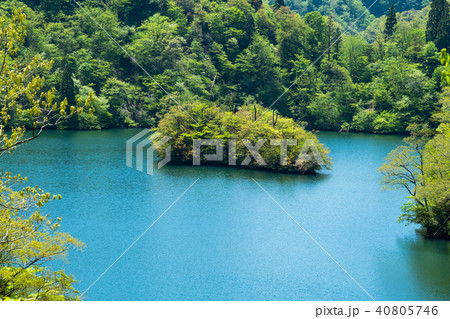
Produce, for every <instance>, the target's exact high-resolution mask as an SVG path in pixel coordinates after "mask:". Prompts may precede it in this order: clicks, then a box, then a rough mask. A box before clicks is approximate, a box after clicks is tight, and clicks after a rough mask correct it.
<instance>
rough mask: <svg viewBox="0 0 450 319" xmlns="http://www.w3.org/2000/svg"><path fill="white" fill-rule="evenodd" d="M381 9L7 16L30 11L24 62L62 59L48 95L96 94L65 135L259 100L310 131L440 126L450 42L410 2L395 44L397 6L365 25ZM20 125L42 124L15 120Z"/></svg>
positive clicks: (147, 4) (173, 9)
mask: <svg viewBox="0 0 450 319" xmlns="http://www.w3.org/2000/svg"><path fill="white" fill-rule="evenodd" d="M369 2H370V1H359V0H352V1H332V5H328V4H325V3H322V2H321V1H298V0H296V1H291V2H289V1H286V2H284V1H274V2H273V4H270V3H271V2H269V3H265V2H263V1H257V0H256V1H255V0H252V1H247V0H230V1H210V0H203V1H189V0H176V1H175V0H150V1H149V0H145V1H144V0H139V1H129V0H103V1H101V0H84V1H83V0H79V1H73V0H64V1H63V0H40V1H39V0H28V1H23V3H21V2H18V1H4V2H2V3H1V4H0V11H1V12H3V13H8V12H10V11H11V10H12V8H13V6H14V5H16V6H22V5H23V6H26V8H25V11H24V12H25V13H26V15H27V37H26V41H25V46H26V50H23V51H22V52H20V55H19V56H18V57H17V58H16V59H18V60H23V61H29V60H31V59H32V58H33V57H34V56H35V55H37V54H38V55H42V56H44V57H45V58H47V59H53V60H54V65H53V68H52V69H51V70H49V71H47V72H46V82H45V86H46V87H44V89H48V88H51V87H56V88H57V99H60V100H62V99H63V98H67V100H68V104H69V105H75V104H76V101H77V100H78V99H81V100H83V99H85V98H86V97H87V96H88V95H89V94H92V93H93V94H95V95H96V101H95V113H94V114H95V115H94V116H87V115H85V114H80V115H78V116H77V117H76V118H75V119H74V120H71V121H70V122H65V123H63V124H61V125H59V127H66V128H72V129H100V128H118V127H154V126H156V125H157V124H158V123H159V121H160V120H161V119H162V117H163V116H164V114H166V113H167V111H168V110H169V109H170V108H171V106H174V105H178V106H179V105H184V104H190V103H193V102H195V101H203V102H208V103H213V104H214V105H216V106H217V107H219V108H220V109H222V110H224V111H227V110H228V111H229V110H233V109H234V108H235V107H236V106H245V105H252V104H255V103H256V104H258V105H260V106H262V107H271V108H272V109H275V110H277V112H279V113H280V114H281V115H282V116H287V117H291V118H293V119H294V120H295V121H296V122H297V123H298V124H299V125H301V126H302V127H306V128H307V129H310V130H311V129H321V130H336V131H338V130H341V131H359V132H375V133H404V132H405V131H406V128H407V127H408V125H409V124H411V123H430V124H431V125H433V123H432V122H431V121H430V118H431V115H432V114H433V113H434V112H435V111H436V110H437V108H438V96H439V92H440V91H441V86H442V84H441V81H440V79H441V71H442V68H441V67H440V64H439V60H438V56H439V54H438V52H439V51H440V50H441V49H442V48H443V47H444V46H446V45H447V44H446V43H445V41H441V40H439V39H438V35H436V34H434V35H433V34H428V33H427V24H426V13H427V12H428V11H429V6H428V7H425V8H423V7H424V6H425V5H426V4H427V1H415V2H408V5H406V4H399V5H398V8H397V11H401V10H409V9H411V10H412V11H408V13H405V12H403V13H401V14H398V13H397V15H395V13H394V18H395V17H396V16H397V19H395V21H393V22H392V23H393V24H392V26H391V31H390V34H389V35H388V36H386V32H385V31H386V30H384V29H385V24H386V23H385V22H386V17H385V16H382V17H381V18H376V17H379V16H381V15H382V14H387V13H388V11H389V4H388V3H387V2H386V1H379V2H378V3H377V6H373V7H371V9H370V14H369V13H367V14H364V15H363V16H361V14H362V13H363V12H364V10H365V8H367V7H369V6H370V5H368V3H369ZM444 2H445V1H444ZM286 5H287V6H286ZM289 7H291V8H289ZM325 7H327V8H333V10H334V11H332V12H331V11H329V10H328V11H327V10H324V9H323V8H325ZM422 8H423V9H422ZM416 9H422V10H418V11H417V10H416ZM314 10H318V11H314ZM320 12H321V13H322V14H321V13H320ZM360 13H361V14H360ZM360 16H361V17H360ZM359 17H360V18H359ZM358 18H359V19H358ZM438 18H439V17H436V19H438ZM356 19H358V21H357V24H355V26H353V27H349V28H348V27H347V26H348V25H349V22H351V21H354V20H356ZM439 19H441V20H442V18H439ZM444 20H445V19H444ZM447 20H448V19H447ZM418 21H421V22H422V23H418ZM443 23H444V24H445V23H448V21H447V22H445V21H444V22H443ZM361 27H364V28H365V27H367V29H361ZM429 28H430V26H429ZM105 31H106V32H105ZM359 31H363V32H359ZM439 32H441V31H439ZM445 32H447V31H445ZM439 37H441V38H443V39H445V38H446V37H447V38H448V34H444V35H442V32H441V34H440V35H439ZM280 96H281V97H280ZM10 125H11V126H12V127H13V126H20V125H25V126H31V125H32V123H30V120H29V119H28V118H27V117H26V116H20V117H19V116H14V115H13V116H12V121H11V122H10Z"/></svg>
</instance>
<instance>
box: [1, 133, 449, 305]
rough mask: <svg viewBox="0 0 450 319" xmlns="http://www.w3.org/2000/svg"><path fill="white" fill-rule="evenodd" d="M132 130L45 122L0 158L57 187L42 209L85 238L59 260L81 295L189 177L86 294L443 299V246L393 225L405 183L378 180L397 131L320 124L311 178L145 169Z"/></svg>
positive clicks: (116, 296) (124, 297) (92, 297)
mask: <svg viewBox="0 0 450 319" xmlns="http://www.w3.org/2000/svg"><path fill="white" fill-rule="evenodd" d="M139 131H140V130H134V129H127V130H109V131H90V132H85V131H78V132H71V131H48V132H44V134H43V136H42V137H40V138H39V139H37V140H36V141H33V142H31V143H29V144H27V145H25V146H22V147H20V148H19V149H18V150H17V151H16V152H15V153H14V156H8V155H5V156H3V157H2V159H1V168H2V169H3V170H7V171H11V172H13V173H20V174H22V175H24V176H28V178H29V182H30V184H32V186H34V185H38V186H39V187H41V188H43V189H44V190H45V191H48V192H51V193H59V194H61V195H62V196H63V199H62V200H61V201H55V202H52V203H50V204H48V205H47V206H46V207H45V208H44V211H45V212H48V213H49V214H50V215H51V216H52V217H55V218H56V217H57V216H62V217H63V220H62V229H63V230H64V231H67V232H70V233H71V234H72V235H73V236H74V237H77V238H79V239H80V240H82V241H83V242H84V243H85V244H86V247H85V249H84V251H82V252H71V254H70V256H69V261H70V263H69V264H64V265H63V267H64V268H65V270H66V272H67V273H71V274H73V275H74V276H75V278H76V279H77V280H78V283H77V284H76V287H77V289H78V290H80V291H81V292H83V291H85V290H86V289H87V288H88V287H89V286H90V285H91V284H92V283H93V282H94V281H95V280H96V279H97V278H98V277H99V276H100V275H101V274H102V273H103V272H104V271H105V270H106V269H107V268H108V267H109V266H110V265H111V264H112V263H113V262H114V261H115V260H116V259H117V258H118V257H119V256H120V255H121V254H122V253H123V252H124V251H125V250H126V249H127V248H128V247H129V246H130V245H131V244H132V243H133V242H134V241H135V240H136V239H137V238H138V237H139V236H140V235H141V234H142V233H143V232H144V231H145V230H146V229H147V228H148V227H149V226H150V225H151V224H152V223H153V222H154V221H155V220H156V219H157V218H158V217H159V216H160V215H161V214H162V213H163V212H164V211H165V210H167V208H168V207H170V206H171V204H172V203H173V202H174V201H175V200H176V199H177V198H178V197H179V196H180V195H181V194H182V193H183V192H184V191H185V190H186V189H187V188H188V187H189V186H190V185H191V184H192V183H193V182H194V181H195V180H196V179H197V178H199V180H198V181H197V183H195V185H194V186H192V188H191V189H190V190H189V191H188V192H186V194H185V195H184V196H183V197H182V198H180V199H179V201H178V202H176V203H175V204H174V205H173V207H171V209H170V210H168V211H167V213H166V214H165V215H164V216H162V217H161V218H160V219H159V220H158V222H157V223H156V224H154V226H153V227H152V228H151V229H149V230H148V232H147V233H145V235H143V236H142V238H140V240H139V241H137V242H136V244H135V245H134V246H133V247H132V248H131V249H130V250H129V251H128V252H127V253H126V254H125V255H123V257H122V258H121V259H120V260H118V261H117V262H116V263H115V264H114V265H113V266H112V267H111V268H110V269H109V271H108V272H107V273H106V274H104V276H102V277H101V278H100V279H99V280H98V281H97V282H96V284H95V285H93V286H92V288H91V289H90V290H89V291H88V292H87V293H86V295H85V296H84V299H87V300H370V298H369V296H368V295H367V294H366V293H365V292H364V291H363V290H362V289H361V288H360V287H359V286H358V285H357V284H356V283H355V281H356V282H358V283H359V284H360V285H361V287H363V288H364V289H365V290H366V291H367V292H368V293H369V294H370V295H371V296H372V297H373V298H374V299H376V300H449V299H450V273H449V271H448V270H449V269H450V243H449V242H445V241H438V240H424V239H423V238H421V237H420V236H419V235H418V234H417V233H416V229H417V226H412V225H410V226H405V225H403V224H399V223H397V218H398V216H399V215H400V214H401V211H400V206H401V205H402V204H403V203H404V202H405V194H404V193H402V192H400V191H394V192H392V191H382V190H381V185H380V183H379V181H380V179H381V176H380V174H379V173H378V172H377V168H378V167H379V166H380V165H381V163H382V162H383V159H384V157H385V156H386V155H387V154H388V153H389V151H390V150H392V149H393V148H395V147H396V146H397V145H399V144H400V143H401V137H398V136H377V135H367V134H340V133H327V132H323V133H320V135H319V138H320V141H321V142H322V143H324V144H326V145H327V146H328V147H329V148H330V150H331V153H330V156H331V157H332V158H333V163H334V166H333V169H332V170H330V171H326V172H323V173H321V174H318V175H316V176H297V175H286V174H278V173H273V172H262V171H250V170H243V169H234V168H227V167H206V166H200V167H189V166H165V167H164V168H162V169H161V170H155V173H154V175H153V176H149V175H147V174H145V173H142V172H140V171H137V170H135V169H133V168H129V167H127V166H126V164H125V142H126V140H127V139H128V138H130V137H132V136H133V135H134V134H136V133H138V132H139ZM253 179H254V180H256V181H257V182H258V183H259V184H260V185H261V186H262V187H263V188H264V189H265V190H266V191H267V192H268V193H269V194H270V195H271V196H272V197H273V198H274V199H275V200H276V201H277V202H278V203H279V204H280V205H281V206H282V207H283V208H284V209H285V210H286V212H288V213H289V214H290V215H291V216H292V217H293V218H294V219H295V220H296V221H297V222H298V224H299V225H301V227H303V228H304V229H305V230H306V231H307V232H308V233H309V234H310V235H311V237H313V238H314V239H315V240H316V242H314V241H313V240H312V239H311V238H310V237H309V236H308V235H307V234H306V233H305V232H304V231H303V230H302V229H301V228H300V227H299V226H298V225H297V224H296V223H294V222H293V220H292V219H291V218H290V217H289V216H288V215H287V214H286V213H285V212H284V211H283V210H282V209H280V207H279V206H278V205H277V204H276V203H275V202H274V201H273V200H272V199H271V198H270V197H269V196H268V195H267V194H266V193H265V192H264V191H263V190H261V188H260V187H259V186H258V185H257V184H256V183H255V182H254V181H253ZM317 243H318V244H320V245H321V247H323V249H324V250H326V251H327V252H328V253H329V255H330V256H332V257H333V258H334V259H335V260H336V261H337V262H338V263H339V264H340V265H341V266H342V268H344V269H345V271H347V272H348V274H349V275H350V276H351V277H353V278H354V280H355V281H353V280H352V279H351V278H350V276H349V275H347V274H346V273H345V272H344V271H343V269H341V268H340V267H339V266H338V265H337V264H336V263H335V262H334V261H333V260H332V259H331V258H330V256H328V255H327V254H326V253H324V251H323V250H322V249H321V248H320V247H319V246H318V244H317ZM58 266H59V265H58Z"/></svg>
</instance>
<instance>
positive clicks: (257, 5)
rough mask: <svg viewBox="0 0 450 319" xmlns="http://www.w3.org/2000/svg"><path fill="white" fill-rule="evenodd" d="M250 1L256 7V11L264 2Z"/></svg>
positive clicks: (259, 0) (260, 0)
mask: <svg viewBox="0 0 450 319" xmlns="http://www.w3.org/2000/svg"><path fill="white" fill-rule="evenodd" d="M249 2H250V4H251V5H252V7H253V9H255V11H258V10H259V8H261V6H262V4H263V2H262V0H249Z"/></svg>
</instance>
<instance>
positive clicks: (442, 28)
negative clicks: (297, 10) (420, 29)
mask: <svg viewBox="0 0 450 319" xmlns="http://www.w3.org/2000/svg"><path fill="white" fill-rule="evenodd" d="M449 30H450V15H449V4H448V2H447V0H433V1H432V2H431V9H430V12H429V14H428V22H427V28H426V39H427V41H433V42H434V44H435V45H436V47H437V48H438V49H439V50H440V49H445V48H449V46H450V31H449Z"/></svg>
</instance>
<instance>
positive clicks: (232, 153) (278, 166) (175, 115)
mask: <svg viewBox="0 0 450 319" xmlns="http://www.w3.org/2000/svg"><path fill="white" fill-rule="evenodd" d="M157 132H158V133H159V137H160V139H159V140H161V138H163V137H165V139H166V140H168V142H167V143H168V145H170V147H171V156H172V157H171V160H170V163H172V164H189V165H192V164H194V165H200V164H201V165H222V166H230V167H241V168H248V169H261V170H269V171H277V172H283V173H293V174H313V173H315V172H317V171H319V170H321V169H324V168H326V169H327V168H328V169H329V168H331V159H330V157H328V153H329V150H328V149H327V148H326V147H325V146H324V145H323V144H320V143H319V141H318V139H317V136H316V135H315V134H314V133H312V132H308V131H306V130H305V129H304V128H302V127H301V126H300V125H299V124H298V123H296V122H295V121H294V120H293V119H290V118H286V117H282V116H279V115H278V113H277V112H276V111H272V110H269V109H267V108H264V107H262V106H260V105H258V104H250V105H243V106H241V107H239V108H237V107H235V108H233V110H232V111H226V110H223V109H221V108H219V107H217V106H215V105H214V104H212V103H209V102H196V103H192V104H189V105H185V106H183V107H174V108H172V110H171V111H170V112H168V113H167V114H166V115H165V116H164V118H163V119H162V120H161V121H160V123H159V125H158V127H157ZM169 138H170V139H169ZM157 141H158V139H157V140H156V142H157ZM201 141H203V142H201ZM206 141H208V142H206ZM217 149H219V151H217ZM200 150H201V152H200ZM165 152H166V148H164V147H159V148H157V153H158V155H159V156H160V157H165ZM217 152H218V153H217ZM208 154H209V155H211V154H215V155H216V156H218V157H219V158H218V159H215V160H211V159H210V160H208V159H207V158H206V157H205V155H206V156H207V155H208ZM217 154H218V155H217ZM196 159H197V161H196Z"/></svg>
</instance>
